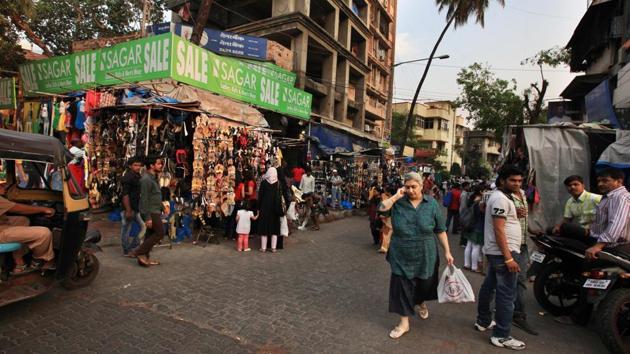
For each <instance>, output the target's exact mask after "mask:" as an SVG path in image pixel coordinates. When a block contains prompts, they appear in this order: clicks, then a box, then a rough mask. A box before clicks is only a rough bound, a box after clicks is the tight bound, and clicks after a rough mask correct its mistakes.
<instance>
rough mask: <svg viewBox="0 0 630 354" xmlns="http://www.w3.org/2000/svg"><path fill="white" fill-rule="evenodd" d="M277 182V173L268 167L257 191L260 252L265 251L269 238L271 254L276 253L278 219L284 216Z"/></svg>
mask: <svg viewBox="0 0 630 354" xmlns="http://www.w3.org/2000/svg"><path fill="white" fill-rule="evenodd" d="M280 195H281V194H280V186H279V182H278V171H277V170H276V168H275V167H270V168H269V169H268V170H267V172H265V175H264V176H263V181H262V182H261V183H260V190H259V191H258V210H260V216H259V217H258V234H259V235H260V251H261V252H266V251H267V246H268V245H267V241H268V239H269V236H271V238H270V239H271V240H270V241H271V244H270V245H269V246H271V247H270V248H271V252H276V248H277V246H278V234H279V233H280V217H281V216H283V215H284V210H282V209H283V207H282V201H281V196H280Z"/></svg>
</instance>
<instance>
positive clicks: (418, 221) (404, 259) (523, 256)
mask: <svg viewBox="0 0 630 354" xmlns="http://www.w3.org/2000/svg"><path fill="white" fill-rule="evenodd" d="M403 182H404V185H403V186H402V187H399V186H384V187H383V186H378V185H373V186H372V187H371V189H370V195H369V198H370V199H369V210H368V212H369V220H370V230H371V232H372V240H373V242H374V244H375V245H378V247H379V252H382V253H386V254H387V256H386V259H387V261H388V262H389V264H390V266H391V280H390V286H389V311H390V312H392V313H396V314H398V315H399V316H400V322H399V323H398V325H396V326H395V327H394V328H393V329H392V330H391V332H390V333H389V336H390V337H391V338H393V339H397V338H400V337H401V336H402V335H404V334H405V333H407V332H408V331H409V317H410V316H414V315H417V316H418V317H419V318H421V319H423V320H424V319H427V318H428V316H429V310H428V307H427V304H426V302H427V301H430V300H435V299H437V285H438V278H437V272H438V264H439V256H438V247H437V245H438V243H439V244H440V245H441V246H442V248H443V250H444V259H445V260H446V262H447V263H448V265H452V264H453V263H454V260H453V256H452V254H451V251H450V248H449V243H448V237H447V231H448V230H449V229H450V233H451V234H459V235H460V240H459V244H460V245H461V246H462V247H465V250H464V262H463V267H464V269H466V270H469V271H471V272H474V273H480V274H485V279H484V281H483V284H482V285H481V288H480V289H479V296H478V303H477V318H476V320H475V323H474V328H475V329H476V330H478V331H481V332H485V331H492V335H491V337H490V342H491V343H492V344H493V345H495V346H497V347H503V348H509V349H515V350H521V349H524V348H525V343H524V342H523V341H521V340H518V339H515V338H513V337H512V336H511V327H512V325H514V326H516V327H519V328H521V329H522V330H524V331H525V332H527V333H529V334H532V335H537V334H538V332H537V331H536V330H535V329H534V328H532V326H531V325H530V324H529V323H528V321H527V315H526V308H525V297H526V290H527V284H528V277H527V270H528V268H529V252H530V250H529V248H528V244H527V239H528V234H533V235H541V234H543V233H545V232H546V233H548V234H550V235H556V236H559V237H566V238H571V239H574V240H577V241H579V242H582V243H584V244H585V245H586V246H585V249H586V251H585V257H586V258H587V259H589V260H594V259H596V258H597V254H598V253H599V252H601V251H602V250H604V249H609V248H615V247H617V248H619V247H622V248H623V247H625V248H629V247H630V192H628V190H627V189H626V187H625V186H624V184H623V182H624V174H623V172H622V171H620V170H617V169H614V168H609V169H605V170H603V171H600V172H599V173H598V175H597V185H598V188H599V190H600V192H601V193H602V194H603V195H598V194H595V193H592V192H589V191H586V189H585V186H584V180H583V178H582V177H581V176H576V175H573V176H568V177H566V178H565V179H564V185H565V187H566V189H567V192H568V193H569V195H570V196H571V197H570V198H569V199H568V200H567V201H566V204H565V208H564V213H563V219H562V220H559V221H558V223H557V225H553V226H551V227H549V228H548V229H547V230H536V229H533V228H532V227H531V225H530V223H529V220H528V216H529V215H528V214H529V212H530V202H533V203H535V202H537V200H536V199H537V198H539V197H538V196H537V195H536V193H535V191H534V193H531V191H528V192H530V193H528V192H526V191H525V190H524V173H523V172H522V171H521V170H520V169H519V168H517V167H515V166H506V167H505V168H503V169H502V170H501V171H500V172H499V175H498V177H497V178H496V180H495V181H494V182H493V183H488V182H486V181H467V180H463V181H452V182H451V183H450V186H449V187H448V188H447V189H446V190H442V191H440V190H439V188H438V187H437V186H435V184H434V183H433V181H432V179H431V178H430V176H428V175H427V174H425V175H424V176H420V175H419V174H418V173H415V172H411V173H408V174H406V175H405V177H404V181H403ZM525 189H527V188H525ZM441 195H443V197H442V198H441V200H442V206H443V207H444V208H445V209H446V210H444V209H442V208H440V206H439V202H438V199H439V198H440V196H441ZM484 256H485V262H483V257H484ZM582 300H583V299H582ZM584 302H585V301H584ZM492 304H494V307H493V306H492ZM579 308H580V306H578V309H579ZM575 312H576V313H575V314H574V315H573V316H571V317H570V320H573V321H574V322H578V319H577V317H578V316H579V315H581V314H583V313H584V311H579V310H576V311H575ZM558 322H563V320H562V319H561V318H558ZM578 323H579V322H578ZM582 323H583V322H582Z"/></svg>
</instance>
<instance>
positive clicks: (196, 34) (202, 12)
mask: <svg viewBox="0 0 630 354" xmlns="http://www.w3.org/2000/svg"><path fill="white" fill-rule="evenodd" d="M213 2H214V0H201V7H199V11H197V18H196V19H195V25H194V27H193V33H192V35H191V36H190V41H191V42H193V43H194V44H197V45H199V42H201V36H202V34H203V29H204V28H205V27H206V23H207V22H208V17H209V16H210V8H211V7H212V3H213Z"/></svg>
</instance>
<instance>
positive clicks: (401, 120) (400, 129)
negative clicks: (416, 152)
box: [391, 112, 423, 149]
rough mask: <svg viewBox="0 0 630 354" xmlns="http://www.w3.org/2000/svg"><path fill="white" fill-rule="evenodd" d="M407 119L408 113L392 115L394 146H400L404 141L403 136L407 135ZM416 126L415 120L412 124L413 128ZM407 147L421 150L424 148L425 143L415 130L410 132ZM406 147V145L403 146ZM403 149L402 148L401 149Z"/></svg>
mask: <svg viewBox="0 0 630 354" xmlns="http://www.w3.org/2000/svg"><path fill="white" fill-rule="evenodd" d="M406 117H407V113H398V112H393V113H392V133H391V142H392V145H399V144H401V143H402V141H403V134H404V133H405V119H406ZM415 125H416V122H415V120H414V121H413V122H412V128H414V127H415ZM405 145H407V146H411V147H413V148H421V147H423V143H422V141H421V140H420V139H418V137H417V136H416V134H415V133H414V131H413V129H411V131H410V132H409V136H408V137H407V141H406V143H405ZM401 146H404V145H401ZM401 149H402V147H401Z"/></svg>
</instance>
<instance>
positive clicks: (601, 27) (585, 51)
mask: <svg viewBox="0 0 630 354" xmlns="http://www.w3.org/2000/svg"><path fill="white" fill-rule="evenodd" d="M567 48H568V49H570V50H571V59H570V63H569V64H570V67H571V71H572V72H584V75H581V76H576V77H575V78H574V79H573V81H571V83H570V84H569V85H568V86H567V87H566V88H565V89H564V91H563V92H562V93H561V96H562V97H563V98H565V99H567V100H569V102H568V103H565V105H566V106H567V108H565V111H573V112H576V114H575V115H574V116H572V118H573V119H574V120H576V119H577V120H580V121H584V120H588V121H602V120H604V119H607V120H609V121H611V122H614V121H615V120H616V121H618V122H619V125H620V127H622V128H625V129H629V128H630V1H622V0H593V1H592V2H591V3H590V5H589V7H588V9H587V11H586V13H585V14H584V16H583V17H582V19H581V20H580V22H579V24H578V25H577V27H576V28H575V31H574V32H573V36H572V37H571V39H570V40H569V43H568V44H567ZM550 107H551V103H550Z"/></svg>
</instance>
